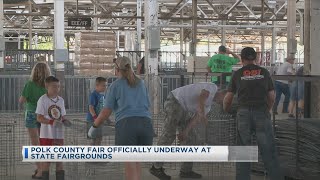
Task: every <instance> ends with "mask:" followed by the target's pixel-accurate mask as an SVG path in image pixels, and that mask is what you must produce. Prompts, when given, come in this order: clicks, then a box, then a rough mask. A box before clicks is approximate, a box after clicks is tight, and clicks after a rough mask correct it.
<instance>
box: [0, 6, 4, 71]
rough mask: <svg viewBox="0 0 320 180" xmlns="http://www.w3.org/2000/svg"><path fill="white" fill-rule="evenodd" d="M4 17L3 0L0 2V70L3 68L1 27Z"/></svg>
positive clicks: (2, 28)
mask: <svg viewBox="0 0 320 180" xmlns="http://www.w3.org/2000/svg"><path fill="white" fill-rule="evenodd" d="M3 24H4V16H3V0H0V69H2V68H4V49H5V43H4V36H3V30H4V27H3Z"/></svg>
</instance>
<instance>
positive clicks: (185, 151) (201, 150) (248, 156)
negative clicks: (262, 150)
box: [22, 146, 258, 162]
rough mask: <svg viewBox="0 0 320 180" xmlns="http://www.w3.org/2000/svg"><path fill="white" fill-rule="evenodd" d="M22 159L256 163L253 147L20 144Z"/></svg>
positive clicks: (256, 152)
mask: <svg viewBox="0 0 320 180" xmlns="http://www.w3.org/2000/svg"><path fill="white" fill-rule="evenodd" d="M22 157H23V162H157V161H161V162H258V147H257V146H23V148H22Z"/></svg>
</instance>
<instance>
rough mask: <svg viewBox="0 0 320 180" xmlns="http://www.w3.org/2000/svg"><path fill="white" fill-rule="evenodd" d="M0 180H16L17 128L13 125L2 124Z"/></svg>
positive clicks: (0, 128) (0, 130) (0, 126)
mask: <svg viewBox="0 0 320 180" xmlns="http://www.w3.org/2000/svg"><path fill="white" fill-rule="evenodd" d="M0 142H1V146H0V162H1V163H0V179H3V180H15V177H16V173H15V167H16V156H15V154H14V150H15V127H14V124H13V123H10V122H3V121H2V122H1V123H0Z"/></svg>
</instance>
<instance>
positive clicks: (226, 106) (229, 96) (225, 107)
mask: <svg viewBox="0 0 320 180" xmlns="http://www.w3.org/2000/svg"><path fill="white" fill-rule="evenodd" d="M233 96H234V94H233V93H232V92H227V94H226V96H225V97H224V99H223V110H224V111H226V112H229V111H230V109H231V105H232V101H233Z"/></svg>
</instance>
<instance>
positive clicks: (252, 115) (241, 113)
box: [223, 47, 283, 180]
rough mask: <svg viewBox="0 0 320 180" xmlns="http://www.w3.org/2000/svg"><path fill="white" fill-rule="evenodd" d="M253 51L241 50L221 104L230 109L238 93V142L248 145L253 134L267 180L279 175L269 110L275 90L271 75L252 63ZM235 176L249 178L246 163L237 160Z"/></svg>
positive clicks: (280, 177)
mask: <svg viewBox="0 0 320 180" xmlns="http://www.w3.org/2000/svg"><path fill="white" fill-rule="evenodd" d="M256 57H257V53H256V52H255V50H254V49H253V48H249V47H247V48H244V49H243V50H242V51H241V59H242V63H243V65H244V66H243V67H242V68H241V69H239V70H238V71H236V72H235V73H234V74H233V76H232V79H231V82H230V84H229V87H228V92H227V94H226V96H225V98H224V102H223V108H224V110H225V111H230V107H231V104H232V99H233V97H234V95H235V94H238V103H239V108H238V111H237V122H238V123H237V124H238V134H239V144H240V145H242V146H247V145H251V137H252V135H254V134H255V135H256V138H257V142H258V148H259V151H260V152H261V155H262V160H263V162H264V166H265V167H266V170H267V172H268V174H269V177H270V179H271V180H280V179H283V177H282V175H281V172H280V167H279V161H278V157H277V152H276V147H275V141H274V137H273V130H272V125H271V115H270V111H271V109H272V106H273V103H274V98H275V92H274V86H273V82H272V79H271V76H270V74H269V72H268V70H266V69H265V68H262V67H260V66H257V65H255V59H256ZM236 176H237V178H236V179H237V180H250V163H237V173H236Z"/></svg>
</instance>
